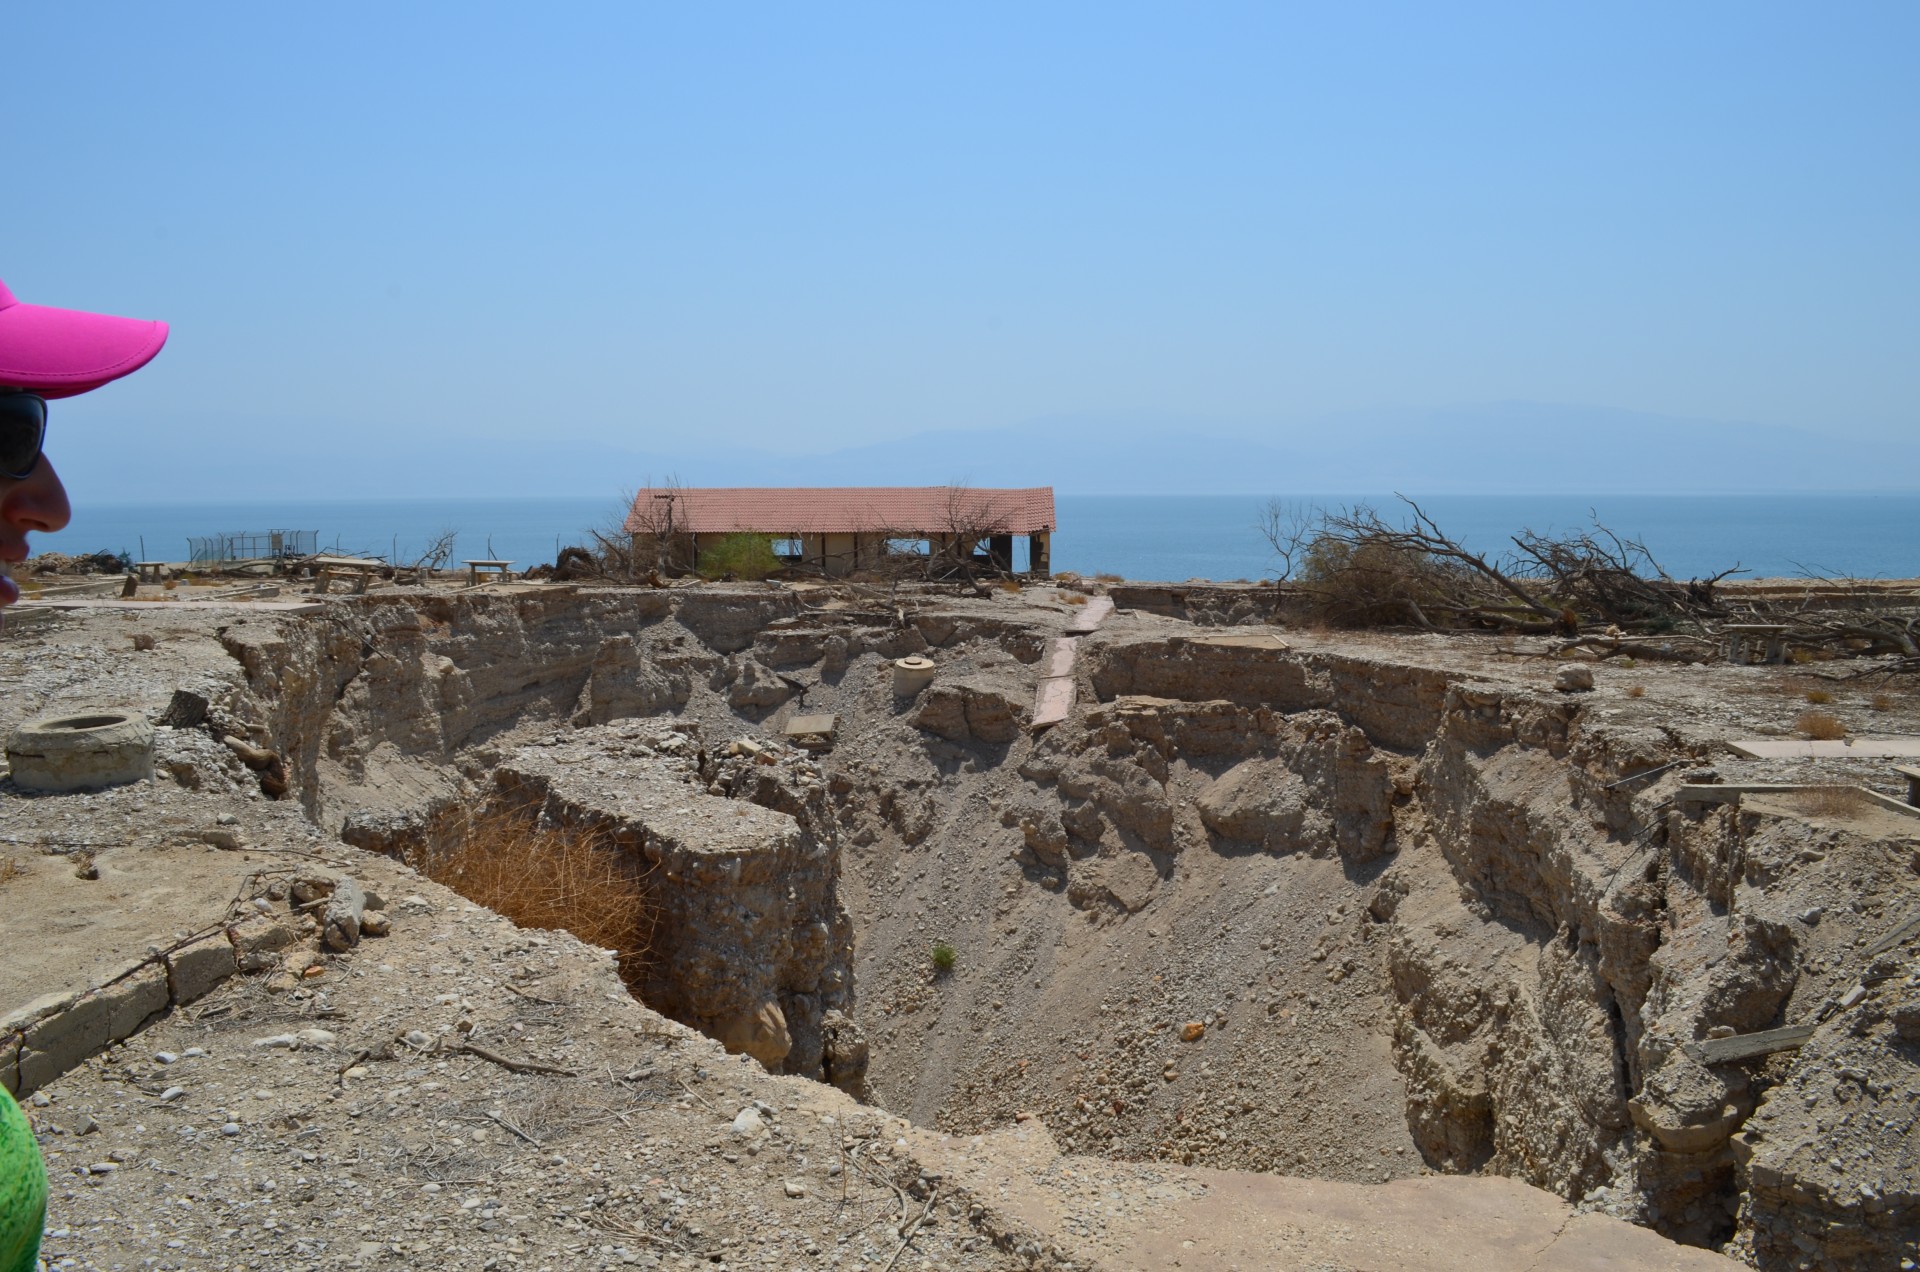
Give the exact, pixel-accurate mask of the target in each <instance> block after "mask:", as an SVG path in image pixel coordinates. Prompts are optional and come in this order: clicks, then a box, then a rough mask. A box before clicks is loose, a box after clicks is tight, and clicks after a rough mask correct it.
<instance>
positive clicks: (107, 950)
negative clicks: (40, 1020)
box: [0, 843, 261, 1013]
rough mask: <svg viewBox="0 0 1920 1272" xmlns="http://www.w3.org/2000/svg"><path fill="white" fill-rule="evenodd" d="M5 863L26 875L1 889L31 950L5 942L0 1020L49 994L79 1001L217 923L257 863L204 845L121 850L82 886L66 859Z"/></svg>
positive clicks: (48, 856)
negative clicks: (24, 921) (27, 922)
mask: <svg viewBox="0 0 1920 1272" xmlns="http://www.w3.org/2000/svg"><path fill="white" fill-rule="evenodd" d="M9 846H11V845H9ZM10 855H11V856H12V857H13V859H14V860H15V861H18V862H19V863H20V866H21V868H22V869H23V871H24V873H23V874H22V875H21V876H19V877H16V878H15V879H14V880H13V881H12V882H11V883H10V884H9V885H8V905H9V906H10V907H12V908H13V912H14V913H16V914H28V913H30V914H32V915H33V916H34V917H33V919H32V923H33V925H34V927H33V939H32V940H18V941H13V942H11V943H10V945H11V948H10V949H9V950H8V953H7V957H6V958H5V959H0V1013H6V1012H9V1011H11V1010H13V1009H14V1008H15V1007H18V1006H19V1005H20V1004H23V1003H26V1002H28V1001H30V1000H33V999H35V998H37V997H39V996H40V995H43V994H47V993H49V992H55V991H57V992H61V993H66V994H78V993H80V992H82V991H85V990H88V989H91V988H93V987H94V986H96V985H100V984H103V983H105V982H106V981H108V980H111V979H112V978H114V977H116V976H118V975H120V973H122V972H123V971H125V970H126V969H127V968H128V967H129V966H131V965H132V964H134V963H137V962H139V961H140V960H141V959H142V958H144V957H146V954H147V951H148V948H149V947H150V946H155V945H159V946H165V945H167V944H169V943H170V942H171V940H172V939H174V937H175V936H176V935H179V934H184V933H185V932H191V931H194V930H197V929H199V928H201V927H204V926H206V925H208V924H210V923H214V922H216V921H218V920H219V919H220V918H221V917H222V916H224V915H225V914H226V912H227V903H228V902H229V901H230V900H232V898H233V897H234V895H235V894H236V893H237V892H238V891H239V890H240V887H241V884H242V883H243V882H244V881H245V880H246V878H247V876H248V875H249V874H251V873H252V872H253V871H255V870H257V869H259V868H260V866H261V861H260V860H259V857H260V855H261V854H257V853H240V852H221V851H217V850H215V849H211V848H208V847H207V846H206V845H204V844H188V843H176V844H151V845H143V846H138V847H135V846H127V845H123V846H118V847H103V848H101V849H99V850H98V851H97V852H96V854H95V858H94V866H95V870H96V872H97V873H98V876H99V877H98V878H95V879H87V878H82V877H80V876H79V875H77V874H76V873H75V870H74V861H73V858H71V857H68V856H60V855H55V854H52V853H47V852H44V851H34V852H28V853H20V852H18V851H17V850H16V851H14V852H13V853H11V854H10ZM224 941H225V938H224V937H223V938H222V942H223V943H224ZM232 960H233V956H232V953H231V951H229V953H228V955H227V961H228V962H229V964H231V962H232Z"/></svg>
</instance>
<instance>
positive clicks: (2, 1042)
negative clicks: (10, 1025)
mask: <svg viewBox="0 0 1920 1272" xmlns="http://www.w3.org/2000/svg"><path fill="white" fill-rule="evenodd" d="M0 1087H5V1088H6V1089H7V1090H8V1091H11V1092H13V1093H14V1094H16V1095H17V1094H19V1092H20V1039H19V1038H6V1039H0Z"/></svg>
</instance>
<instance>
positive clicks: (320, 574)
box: [308, 556, 387, 596]
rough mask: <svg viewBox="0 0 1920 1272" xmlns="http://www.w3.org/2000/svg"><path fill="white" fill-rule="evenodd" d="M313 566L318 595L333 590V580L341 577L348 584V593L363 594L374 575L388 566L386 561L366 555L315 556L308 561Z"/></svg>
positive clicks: (315, 592) (316, 593)
mask: <svg viewBox="0 0 1920 1272" xmlns="http://www.w3.org/2000/svg"><path fill="white" fill-rule="evenodd" d="M308 564H309V565H311V566H312V567H313V571H314V585H313V591H314V594H315V595H316V596H325V595H327V594H328V593H329V592H331V591H332V590H333V581H334V580H335V579H339V580H340V581H341V582H342V583H345V584H346V585H347V595H349V596H361V595H363V594H365V592H366V590H367V584H368V583H370V582H372V581H373V576H374V574H375V573H377V572H378V571H380V570H383V569H385V568H386V564H387V563H386V562H385V561H374V560H369V559H368V558H366V557H330V556H323V557H314V558H313V559H312V560H311V561H309V562H308Z"/></svg>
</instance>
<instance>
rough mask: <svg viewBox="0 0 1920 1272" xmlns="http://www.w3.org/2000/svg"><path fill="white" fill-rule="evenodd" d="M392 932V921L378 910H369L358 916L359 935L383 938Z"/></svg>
mask: <svg viewBox="0 0 1920 1272" xmlns="http://www.w3.org/2000/svg"><path fill="white" fill-rule="evenodd" d="M391 931H393V920H392V919H390V918H388V917H387V916H386V914H384V913H383V912H381V911H379V910H369V911H367V912H366V913H365V914H363V915H361V916H360V935H362V936H385V935H387V934H388V933H389V932H391Z"/></svg>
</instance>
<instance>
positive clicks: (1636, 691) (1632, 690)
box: [1627, 685, 1647, 698]
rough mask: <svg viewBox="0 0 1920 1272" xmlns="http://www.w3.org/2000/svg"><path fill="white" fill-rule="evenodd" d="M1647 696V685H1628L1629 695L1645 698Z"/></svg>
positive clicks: (1630, 696)
mask: <svg viewBox="0 0 1920 1272" xmlns="http://www.w3.org/2000/svg"><path fill="white" fill-rule="evenodd" d="M1646 696H1647V687H1646V686H1645V685H1628V686H1627V697H1629V698H1644V697H1646Z"/></svg>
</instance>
